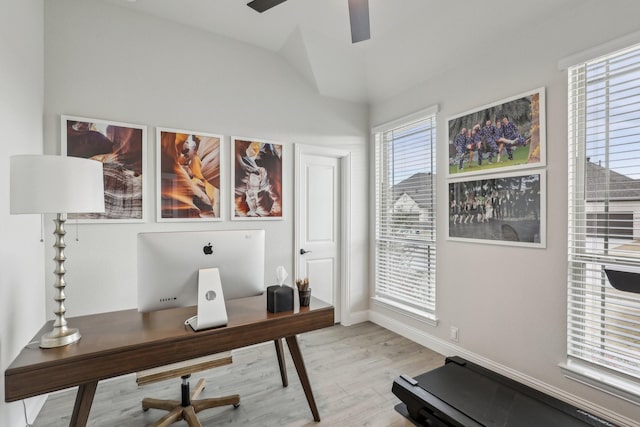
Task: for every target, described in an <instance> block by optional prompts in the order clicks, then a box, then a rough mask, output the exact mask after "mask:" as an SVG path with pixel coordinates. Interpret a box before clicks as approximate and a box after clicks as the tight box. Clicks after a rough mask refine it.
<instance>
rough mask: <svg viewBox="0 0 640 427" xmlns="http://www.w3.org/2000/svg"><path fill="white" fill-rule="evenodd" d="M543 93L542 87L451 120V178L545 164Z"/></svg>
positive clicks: (449, 136)
mask: <svg viewBox="0 0 640 427" xmlns="http://www.w3.org/2000/svg"><path fill="white" fill-rule="evenodd" d="M544 95H545V91H544V88H539V89H536V90H533V91H530V92H527V93H524V94H520V95H516V96H513V97H511V98H508V99H505V100H501V101H498V102H494V103H492V104H489V105H485V106H482V107H480V108H477V109H474V110H472V111H467V112H465V113H462V114H459V115H457V116H455V117H452V118H450V119H448V121H447V124H448V126H447V130H448V137H447V140H448V143H449V144H448V145H449V169H448V175H449V177H452V176H457V175H479V174H485V173H497V172H506V171H510V170H518V169H525V168H532V167H541V166H545V162H546V161H545V158H546V132H545V96H544Z"/></svg>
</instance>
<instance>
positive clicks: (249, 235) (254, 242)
mask: <svg viewBox="0 0 640 427" xmlns="http://www.w3.org/2000/svg"><path fill="white" fill-rule="evenodd" d="M264 236H265V232H264V230H225V231H180V232H149V233H139V234H138V239H137V240H138V242H137V243H138V311H141V312H147V311H153V310H162V309H166V308H173V307H185V306H191V305H197V303H198V297H197V292H198V291H197V289H198V271H199V270H200V269H204V268H212V267H216V268H218V269H219V271H220V279H221V281H222V291H223V294H224V298H225V300H229V299H235V298H243V297H248V296H253V295H259V294H261V293H263V292H264V289H265V284H264V258H265V248H264V245H265V237H264Z"/></svg>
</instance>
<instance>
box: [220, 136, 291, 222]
mask: <svg viewBox="0 0 640 427" xmlns="http://www.w3.org/2000/svg"><path fill="white" fill-rule="evenodd" d="M282 151H283V146H282V144H279V143H276V142H270V141H264V140H258V139H252V138H239V137H232V138H231V154H232V160H231V164H232V167H231V185H232V186H233V188H232V190H233V192H232V195H231V206H232V207H231V219H232V220H256V219H261V220H281V219H284V218H283V201H282Z"/></svg>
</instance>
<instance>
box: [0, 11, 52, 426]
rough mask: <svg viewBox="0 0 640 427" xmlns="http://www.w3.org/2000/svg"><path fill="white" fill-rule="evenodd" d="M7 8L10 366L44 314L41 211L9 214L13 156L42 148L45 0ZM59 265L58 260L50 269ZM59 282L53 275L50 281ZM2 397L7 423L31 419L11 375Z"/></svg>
mask: <svg viewBox="0 0 640 427" xmlns="http://www.w3.org/2000/svg"><path fill="white" fill-rule="evenodd" d="M0 10H2V13H0V131H1V132H2V140H1V141H0V145H1V146H2V150H0V171H2V172H1V173H0V174H1V175H2V178H0V236H2V237H1V240H2V244H1V245H0V260H2V261H1V262H0V370H1V371H2V372H4V370H5V369H7V367H8V366H9V364H10V363H11V361H12V360H13V359H14V358H15V357H16V355H17V354H18V352H19V351H20V350H21V349H22V346H24V345H25V344H26V343H27V342H29V340H30V339H31V338H32V337H33V336H34V335H35V334H36V332H37V331H38V330H39V329H40V327H41V326H42V323H43V322H44V320H45V316H44V288H45V282H46V280H45V279H44V277H45V273H44V270H45V263H44V246H43V244H42V243H40V217H39V216H37V215H10V213H9V157H10V156H12V155H14V154H38V153H42V108H43V103H44V100H43V97H44V89H43V84H44V66H43V59H44V53H43V46H44V38H43V33H44V30H43V15H44V12H43V10H44V7H43V1H42V0H0ZM51 232H53V226H51ZM53 267H54V266H53V261H52V264H51V266H50V268H49V269H47V270H51V271H52V270H53ZM53 280H54V278H53V275H52V276H51V277H50V280H49V281H50V282H51V283H53ZM3 378H4V375H3ZM0 396H1V397H2V398H1V399H0V425H3V426H16V425H20V424H24V423H23V421H22V420H23V419H24V417H23V414H22V404H21V403H20V402H16V403H11V404H6V403H4V380H3V382H2V388H1V389H0ZM42 403H43V399H42V398H36V399H31V400H28V401H27V410H28V412H29V415H30V417H29V421H33V418H34V416H35V413H36V412H37V411H38V410H39V408H40V407H41V405H42Z"/></svg>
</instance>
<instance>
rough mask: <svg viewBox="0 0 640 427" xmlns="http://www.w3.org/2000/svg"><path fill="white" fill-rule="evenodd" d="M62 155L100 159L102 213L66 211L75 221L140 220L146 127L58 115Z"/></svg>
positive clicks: (143, 199)
mask: <svg viewBox="0 0 640 427" xmlns="http://www.w3.org/2000/svg"><path fill="white" fill-rule="evenodd" d="M60 128H61V138H60V140H61V152H62V155H63V156H71V157H81V158H85V159H93V160H97V161H99V162H101V163H102V169H103V174H104V205H105V212H104V213H82V214H69V218H70V219H76V220H78V221H79V222H86V223H90V222H101V223H102V222H144V221H145V220H146V212H145V197H146V195H145V190H144V178H145V176H146V173H147V171H146V158H147V127H146V126H142V125H135V124H131V123H121V122H114V121H109V120H100V119H90V118H85V117H74V116H64V115H63V116H61V126H60Z"/></svg>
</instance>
